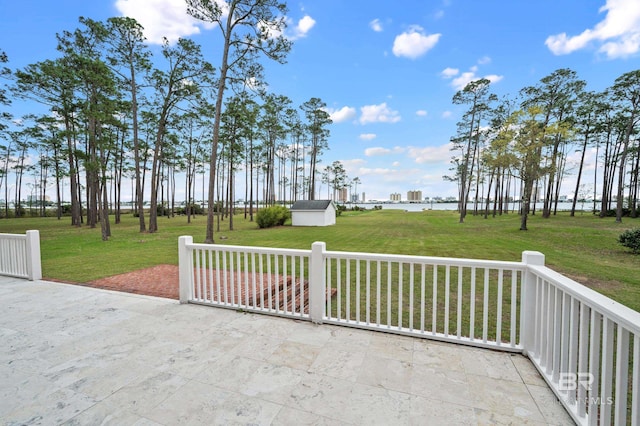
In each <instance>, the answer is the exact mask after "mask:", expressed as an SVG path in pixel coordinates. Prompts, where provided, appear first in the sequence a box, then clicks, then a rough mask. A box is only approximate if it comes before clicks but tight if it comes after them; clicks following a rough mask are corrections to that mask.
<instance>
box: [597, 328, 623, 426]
mask: <svg viewBox="0 0 640 426" xmlns="http://www.w3.org/2000/svg"><path fill="white" fill-rule="evenodd" d="M613 338H614V323H613V321H611V320H610V319H609V318H607V317H604V319H603V323H602V377H601V379H600V380H601V388H600V389H601V391H600V397H601V402H607V401H609V400H610V398H611V397H612V392H613V386H612V384H613V359H614V345H613ZM625 395H626V393H625ZM600 424H601V425H602V426H605V425H609V424H611V404H606V403H605V404H601V405H600Z"/></svg>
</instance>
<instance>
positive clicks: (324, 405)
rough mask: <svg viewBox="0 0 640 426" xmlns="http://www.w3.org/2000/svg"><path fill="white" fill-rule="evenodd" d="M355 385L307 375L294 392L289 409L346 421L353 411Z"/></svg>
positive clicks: (325, 377)
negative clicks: (352, 401) (348, 413)
mask: <svg viewBox="0 0 640 426" xmlns="http://www.w3.org/2000/svg"><path fill="white" fill-rule="evenodd" d="M354 386H355V383H353V382H350V381H347V380H341V379H335V378H333V377H327V376H322V375H319V374H307V375H306V376H303V377H302V379H301V381H300V383H299V384H298V385H297V386H296V387H295V388H294V389H293V390H292V392H291V395H289V400H288V402H287V403H286V404H285V405H286V406H287V407H290V408H295V409H297V410H301V411H306V412H309V413H313V414H317V415H319V416H322V417H327V418H330V419H333V420H338V421H344V419H343V414H344V413H345V412H346V411H348V410H350V409H351V406H350V405H349V398H350V395H351V391H352V389H353V387H354Z"/></svg>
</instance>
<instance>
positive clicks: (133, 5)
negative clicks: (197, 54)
mask: <svg viewBox="0 0 640 426" xmlns="http://www.w3.org/2000/svg"><path fill="white" fill-rule="evenodd" d="M115 7H116V9H117V10H118V12H120V14H121V15H122V16H128V17H130V18H134V19H135V20H136V21H138V22H139V23H140V25H142V26H143V27H144V35H145V36H146V37H147V40H148V41H149V43H153V44H161V43H162V39H163V37H166V38H167V39H168V40H169V42H171V43H173V42H176V41H177V40H178V39H179V38H180V37H187V36H190V35H193V34H199V33H200V30H201V29H210V28H213V25H212V24H211V23H206V22H203V21H200V20H198V19H195V18H194V17H192V16H190V15H188V14H187V6H186V3H185V2H184V0H116V3H115Z"/></svg>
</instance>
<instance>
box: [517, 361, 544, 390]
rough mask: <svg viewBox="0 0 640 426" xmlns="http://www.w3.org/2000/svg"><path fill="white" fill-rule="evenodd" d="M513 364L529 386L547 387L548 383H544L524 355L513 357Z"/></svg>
mask: <svg viewBox="0 0 640 426" xmlns="http://www.w3.org/2000/svg"><path fill="white" fill-rule="evenodd" d="M511 362H513V365H514V366H515V367H516V370H518V374H520V377H521V378H522V380H523V381H524V382H525V383H526V384H527V385H536V386H544V387H546V386H547V382H545V381H544V379H543V378H542V376H541V375H540V373H539V372H538V370H537V369H536V367H535V366H534V365H533V363H532V362H531V361H530V360H529V358H527V357H525V356H523V355H513V356H511Z"/></svg>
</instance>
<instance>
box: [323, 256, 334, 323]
mask: <svg viewBox="0 0 640 426" xmlns="http://www.w3.org/2000/svg"><path fill="white" fill-rule="evenodd" d="M326 265H327V266H326V267H327V269H326V271H325V274H326V276H327V283H326V285H325V289H324V290H325V293H326V294H331V288H332V285H331V283H332V282H333V280H332V279H331V259H330V258H329V259H327V263H326ZM331 299H332V298H331V297H327V314H328V315H329V316H332V315H333V311H332V310H331Z"/></svg>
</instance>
